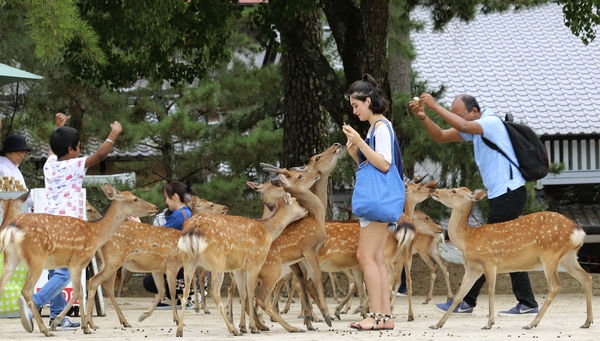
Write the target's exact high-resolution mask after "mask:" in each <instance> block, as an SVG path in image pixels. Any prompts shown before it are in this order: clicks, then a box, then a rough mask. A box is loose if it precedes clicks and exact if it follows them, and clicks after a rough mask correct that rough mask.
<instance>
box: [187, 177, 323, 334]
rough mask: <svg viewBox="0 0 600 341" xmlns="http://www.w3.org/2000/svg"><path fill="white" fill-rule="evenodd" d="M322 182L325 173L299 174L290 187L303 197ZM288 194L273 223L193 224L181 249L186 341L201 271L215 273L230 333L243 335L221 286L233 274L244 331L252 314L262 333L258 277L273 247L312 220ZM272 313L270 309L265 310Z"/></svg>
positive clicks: (208, 220) (215, 294) (214, 291)
mask: <svg viewBox="0 0 600 341" xmlns="http://www.w3.org/2000/svg"><path fill="white" fill-rule="evenodd" d="M319 178H320V173H319V172H297V175H295V176H293V180H291V181H292V182H291V183H290V187H291V188H294V189H298V190H299V191H300V192H302V191H303V192H308V193H310V192H309V188H310V187H311V186H312V185H313V184H314V182H315V181H317V180H318V179H319ZM299 201H300V200H297V198H292V196H291V195H290V194H289V193H288V194H285V195H284V196H283V197H282V198H281V199H279V200H278V201H277V202H276V208H275V212H274V213H273V215H272V216H270V217H269V218H267V219H260V220H255V219H250V218H247V217H241V216H228V215H215V214H200V215H197V216H193V217H191V218H190V219H188V220H187V221H186V222H185V224H184V230H183V232H182V234H181V237H180V239H179V242H178V244H177V246H178V248H179V250H181V252H182V254H183V259H184V274H185V287H184V289H183V290H184V295H183V297H182V310H181V318H180V319H179V323H178V325H177V332H176V336H177V337H181V336H183V326H184V316H185V309H184V308H183V307H184V306H185V304H186V301H187V295H188V294H189V286H190V282H191V280H192V276H193V274H194V269H195V268H196V267H197V266H201V267H202V268H204V269H206V270H208V271H211V273H212V276H211V287H210V290H211V297H212V298H213V300H214V301H215V303H216V305H217V308H218V310H219V311H220V312H221V315H222V316H223V319H224V320H225V324H226V325H227V329H228V330H229V332H230V333H231V334H233V335H236V336H237V335H240V330H238V329H237V328H236V327H235V326H234V325H233V321H232V320H230V318H229V316H228V313H227V312H226V310H225V307H224V305H223V303H222V299H221V285H222V283H223V276H224V273H225V272H226V271H227V272H233V273H234V278H235V281H236V285H237V287H238V291H239V294H240V301H241V302H242V309H241V315H240V329H241V330H242V331H245V327H246V320H245V316H246V313H245V312H246V311H247V312H248V313H249V314H250V318H249V328H250V331H251V332H253V333H256V332H258V329H257V327H256V325H255V321H257V320H258V318H257V317H256V316H255V314H256V311H255V309H253V307H252V305H253V304H254V300H255V291H256V286H257V283H258V273H259V271H260V269H261V267H262V265H263V264H264V262H265V260H266V258H267V254H268V252H269V249H270V245H271V243H272V241H273V240H274V239H275V238H277V236H279V235H280V234H281V233H282V231H284V229H286V228H287V226H288V225H289V224H290V223H292V222H294V221H297V220H298V219H302V218H304V217H306V216H307V214H308V209H307V208H304V207H302V206H301V205H300V203H299ZM265 311H267V313H270V312H271V310H270V309H265Z"/></svg>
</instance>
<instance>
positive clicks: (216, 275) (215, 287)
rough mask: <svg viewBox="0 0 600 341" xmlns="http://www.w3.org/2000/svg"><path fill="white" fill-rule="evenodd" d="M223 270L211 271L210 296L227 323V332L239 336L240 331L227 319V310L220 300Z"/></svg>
mask: <svg viewBox="0 0 600 341" xmlns="http://www.w3.org/2000/svg"><path fill="white" fill-rule="evenodd" d="M224 275H225V274H224V272H223V271H213V272H212V274H211V278H212V280H211V284H210V296H211V297H212V298H213V300H214V301H215V303H216V304H217V309H219V311H220V312H221V315H222V316H223V319H224V320H225V324H226V325H227V329H228V330H229V332H230V333H231V334H233V335H235V336H239V335H241V334H240V331H239V330H238V329H237V328H235V326H234V325H233V322H232V321H230V320H229V316H228V314H227V311H226V310H225V306H224V305H223V302H222V300H221V286H222V285H223V276H224ZM242 290H243V289H240V290H238V291H239V292H241V291H242ZM243 304H244V302H242V305H243Z"/></svg>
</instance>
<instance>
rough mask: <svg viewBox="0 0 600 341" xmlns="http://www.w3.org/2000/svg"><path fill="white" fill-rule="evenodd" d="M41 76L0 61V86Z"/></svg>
mask: <svg viewBox="0 0 600 341" xmlns="http://www.w3.org/2000/svg"><path fill="white" fill-rule="evenodd" d="M42 78H44V77H42V76H38V75H36V74H33V73H31V72H27V71H23V70H20V69H17V68H14V67H12V66H8V65H6V64H2V63H0V86H2V85H4V84H8V83H13V82H19V81H23V80H29V79H42Z"/></svg>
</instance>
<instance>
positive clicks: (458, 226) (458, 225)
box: [448, 202, 473, 251]
mask: <svg viewBox="0 0 600 341" xmlns="http://www.w3.org/2000/svg"><path fill="white" fill-rule="evenodd" d="M472 207H473V202H470V203H468V204H466V205H465V206H462V207H458V208H453V209H452V213H450V220H449V221H448V236H449V237H450V240H451V241H452V244H454V246H456V247H457V248H458V249H459V250H461V251H462V250H464V245H465V242H466V240H467V238H468V236H469V234H470V232H471V227H470V226H469V215H470V214H471V208H472Z"/></svg>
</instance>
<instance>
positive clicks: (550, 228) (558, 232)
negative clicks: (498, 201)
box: [431, 187, 593, 329]
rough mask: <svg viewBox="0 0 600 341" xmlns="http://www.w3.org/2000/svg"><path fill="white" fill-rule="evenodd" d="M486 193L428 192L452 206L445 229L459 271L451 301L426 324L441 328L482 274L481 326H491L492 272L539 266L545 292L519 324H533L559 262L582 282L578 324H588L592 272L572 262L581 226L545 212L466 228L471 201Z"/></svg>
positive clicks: (553, 291) (556, 285) (552, 293)
mask: <svg viewBox="0 0 600 341" xmlns="http://www.w3.org/2000/svg"><path fill="white" fill-rule="evenodd" d="M486 194H487V192H486V191H485V190H479V189H478V190H475V191H471V190H470V189H468V188H466V187H460V188H446V189H436V190H434V191H433V193H432V199H434V200H436V201H438V202H440V203H442V204H443V205H445V206H446V207H449V208H451V209H452V211H451V213H450V220H449V222H448V234H449V237H450V240H451V241H452V243H453V244H454V245H455V246H456V247H457V248H458V249H459V250H460V251H461V253H462V256H463V259H464V268H465V273H464V276H463V279H462V282H461V284H460V286H459V288H458V291H457V293H456V298H455V300H454V302H453V304H452V306H451V307H450V308H449V309H448V311H447V312H446V313H445V314H444V316H442V318H441V319H440V321H439V322H438V323H437V324H436V325H434V326H432V327H431V328H433V329H438V328H441V327H442V326H443V325H444V323H445V322H446V320H447V319H448V317H449V316H450V314H451V313H452V311H453V310H454V308H455V307H456V306H457V305H458V304H459V303H460V302H461V301H462V299H463V298H464V297H465V295H466V294H467V292H468V291H469V289H470V288H471V287H472V286H473V284H474V283H475V281H476V280H477V279H478V278H479V277H480V276H481V275H482V274H485V277H486V279H487V284H488V297H489V315H488V321H487V324H486V325H485V326H484V329H490V328H491V327H492V326H493V325H494V291H495V285H496V274H497V273H506V272H515V271H529V270H535V269H537V268H540V267H542V268H543V269H544V275H545V276H546V280H547V282H548V295H547V296H546V299H545V300H544V303H543V304H542V307H541V308H540V310H539V312H538V313H537V315H536V316H535V317H534V319H533V320H532V321H531V323H529V324H528V325H526V326H524V327H523V328H524V329H531V328H535V327H537V326H538V324H539V322H540V321H541V319H542V317H543V316H544V314H545V313H546V311H547V310H548V308H549V306H550V304H551V303H552V301H553V300H554V298H555V297H556V295H557V294H558V292H559V291H560V281H559V277H558V267H559V265H560V266H562V267H563V268H564V269H565V270H566V271H567V272H568V273H569V274H570V275H571V276H572V277H573V278H575V279H576V280H577V281H578V282H579V283H581V285H582V287H583V290H584V293H585V297H586V308H587V315H586V319H585V321H584V323H583V325H582V326H581V328H589V326H590V324H591V323H592V321H593V314H592V277H591V276H590V275H589V274H588V273H587V272H586V271H585V270H583V268H582V267H581V266H580V265H579V263H578V261H577V252H578V251H579V249H580V248H581V246H582V245H583V241H584V238H585V232H584V231H583V229H582V228H581V226H579V225H578V224H577V223H575V222H574V221H573V220H571V219H569V218H567V217H565V216H564V215H562V214H559V213H556V212H548V211H546V212H536V213H530V214H527V215H524V216H521V217H519V218H516V219H514V220H510V221H506V222H501V223H493V224H484V225H481V226H479V227H475V228H472V227H471V226H469V224H468V217H469V214H470V213H471V209H472V207H473V203H475V202H477V201H479V200H481V199H482V198H484V197H485V196H486Z"/></svg>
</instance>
